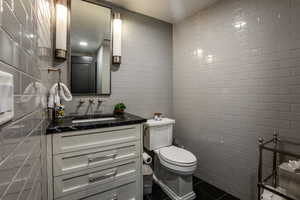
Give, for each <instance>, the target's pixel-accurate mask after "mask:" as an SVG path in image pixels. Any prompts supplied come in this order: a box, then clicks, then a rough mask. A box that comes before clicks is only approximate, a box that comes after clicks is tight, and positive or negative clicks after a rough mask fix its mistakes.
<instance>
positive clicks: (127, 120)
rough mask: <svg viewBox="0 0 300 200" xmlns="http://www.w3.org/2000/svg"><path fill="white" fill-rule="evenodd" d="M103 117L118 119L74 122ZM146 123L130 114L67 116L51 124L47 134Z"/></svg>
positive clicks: (144, 120)
mask: <svg viewBox="0 0 300 200" xmlns="http://www.w3.org/2000/svg"><path fill="white" fill-rule="evenodd" d="M101 117H115V118H116V119H113V120H105V121H96V122H84V123H73V122H72V121H73V120H79V119H80V120H81V119H89V118H92V119H93V118H101ZM146 121H147V120H146V119H144V118H142V117H139V116H136V115H132V114H129V113H124V114H123V115H114V114H102V115H84V116H66V117H64V118H62V119H57V120H55V121H54V122H51V123H50V125H49V127H48V128H47V134H54V133H62V132H67V131H77V130H87V129H95V128H108V127H115V126H125V125H132V124H141V123H144V122H146Z"/></svg>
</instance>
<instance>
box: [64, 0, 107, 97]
mask: <svg viewBox="0 0 300 200" xmlns="http://www.w3.org/2000/svg"><path fill="white" fill-rule="evenodd" d="M111 18H112V11H111V9H110V8H107V7H103V6H101V5H98V4H96V3H94V2H90V1H85V0H72V2H71V28H70V46H71V61H70V62H69V67H70V86H71V92H72V94H73V95H110V93H111V70H110V69H111V56H112V55H111V43H112V42H111V39H112V34H111Z"/></svg>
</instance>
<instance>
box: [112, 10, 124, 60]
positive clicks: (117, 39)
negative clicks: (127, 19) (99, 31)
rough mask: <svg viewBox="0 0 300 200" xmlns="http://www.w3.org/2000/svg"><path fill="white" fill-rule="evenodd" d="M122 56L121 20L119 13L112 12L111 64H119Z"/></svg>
mask: <svg viewBox="0 0 300 200" xmlns="http://www.w3.org/2000/svg"><path fill="white" fill-rule="evenodd" d="M121 56H122V20H121V15H120V13H114V19H113V57H112V63H113V64H121Z"/></svg>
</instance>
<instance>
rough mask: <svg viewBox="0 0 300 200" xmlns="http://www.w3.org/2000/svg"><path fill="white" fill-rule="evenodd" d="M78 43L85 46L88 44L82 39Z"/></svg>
mask: <svg viewBox="0 0 300 200" xmlns="http://www.w3.org/2000/svg"><path fill="white" fill-rule="evenodd" d="M79 45H80V46H84V47H86V46H87V45H88V43H87V42H84V41H81V42H79Z"/></svg>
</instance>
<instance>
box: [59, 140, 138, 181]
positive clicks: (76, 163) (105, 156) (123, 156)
mask: <svg viewBox="0 0 300 200" xmlns="http://www.w3.org/2000/svg"><path fill="white" fill-rule="evenodd" d="M139 154H140V142H131V143H123V144H118V145H112V146H109V147H103V148H94V149H88V150H84V151H79V152H78V151H77V152H71V153H65V154H58V155H55V156H54V157H53V166H54V168H53V173H54V176H60V175H64V174H69V173H73V172H78V171H80V170H87V169H90V168H95V167H100V166H104V165H111V164H113V163H116V162H120V161H124V160H129V159H134V158H138V157H139V156H140V155H139Z"/></svg>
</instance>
